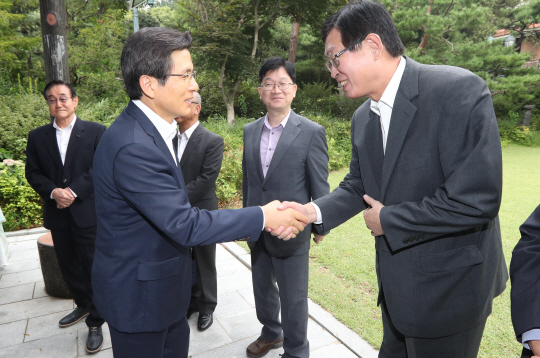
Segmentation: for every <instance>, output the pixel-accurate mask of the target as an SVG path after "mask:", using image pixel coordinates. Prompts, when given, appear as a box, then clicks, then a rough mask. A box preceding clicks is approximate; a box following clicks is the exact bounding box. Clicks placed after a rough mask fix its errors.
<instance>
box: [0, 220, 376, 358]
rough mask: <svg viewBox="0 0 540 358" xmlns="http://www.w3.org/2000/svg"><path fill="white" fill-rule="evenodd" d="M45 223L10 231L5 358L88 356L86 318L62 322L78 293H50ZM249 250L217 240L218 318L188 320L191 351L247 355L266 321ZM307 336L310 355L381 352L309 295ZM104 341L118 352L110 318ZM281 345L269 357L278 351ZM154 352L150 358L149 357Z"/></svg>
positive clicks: (0, 335)
mask: <svg viewBox="0 0 540 358" xmlns="http://www.w3.org/2000/svg"><path fill="white" fill-rule="evenodd" d="M45 232H47V230H45V229H43V228H37V229H30V230H22V231H17V232H10V233H7V236H8V241H9V243H10V244H9V252H8V265H7V266H6V267H4V268H3V269H0V358H19V357H21V358H34V357H40V358H45V357H51V358H72V357H81V356H85V355H86V351H85V349H84V347H85V343H86V336H87V334H88V329H87V327H86V325H85V324H84V322H79V323H77V324H75V325H73V326H71V327H68V328H59V327H58V321H59V320H60V318H62V317H63V316H64V315H66V314H67V313H69V312H71V310H73V308H74V303H73V300H71V299H60V298H54V297H51V296H49V295H47V293H46V292H45V287H44V284H43V277H42V275H41V269H40V264H39V255H38V250H37V243H36V240H37V239H38V237H40V236H41V235H43V233H45ZM249 262H250V258H249V254H248V253H247V252H246V251H245V250H244V249H243V248H242V247H240V246H238V245H237V244H234V243H227V244H222V245H218V247H217V254H216V265H217V272H218V293H219V295H218V305H217V308H216V311H215V312H214V324H213V325H212V326H211V327H210V328H209V329H208V330H206V331H205V332H199V331H197V327H196V324H197V315H196V314H194V315H193V316H192V317H191V319H190V320H189V324H190V326H191V339H190V349H189V355H190V357H192V358H237V357H238V358H244V357H246V355H245V349H246V347H247V345H248V344H249V343H251V342H252V341H253V340H255V339H256V338H257V337H258V335H259V333H260V330H261V325H260V323H259V321H258V320H257V318H256V315H255V308H254V306H255V304H254V300H253V291H252V284H251V272H250V270H249V268H248V266H249ZM309 313H310V317H311V318H310V320H309V324H308V339H309V342H310V348H311V358H349V357H350V358H357V357H361V358H375V357H377V352H376V351H375V350H374V349H373V348H371V347H370V346H369V345H368V344H367V343H366V342H365V341H364V340H362V338H360V337H359V336H358V335H357V334H355V333H354V332H352V331H351V330H350V329H348V328H347V327H346V326H344V325H343V324H341V323H340V322H338V321H337V320H336V319H335V318H334V317H333V316H332V315H331V314H329V313H328V312H326V311H325V310H324V309H322V308H321V307H320V306H318V305H317V304H315V303H313V302H311V301H310V302H309ZM103 331H104V337H105V339H104V340H105V342H104V345H103V348H102V350H101V351H100V352H99V353H97V354H94V355H93V356H94V357H95V358H112V357H113V353H112V349H111V339H110V336H109V330H108V327H107V325H106V324H105V325H104V330H103ZM280 353H283V349H282V348H280V349H276V350H272V351H270V353H268V355H266V357H269V358H277V357H279V354H280ZM149 358H151V357H149Z"/></svg>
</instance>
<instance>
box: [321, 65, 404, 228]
mask: <svg viewBox="0 0 540 358" xmlns="http://www.w3.org/2000/svg"><path fill="white" fill-rule="evenodd" d="M406 62H407V61H406V60H405V58H404V57H403V56H402V57H401V59H400V60H399V65H398V67H397V68H396V72H394V75H393V76H392V78H391V79H390V82H388V85H387V86H386V88H385V89H384V92H383V94H382V96H381V99H379V101H378V102H375V101H374V100H371V104H370V109H371V110H372V111H373V112H375V113H377V114H378V115H379V116H380V118H381V130H382V135H383V150H384V152H385V153H386V140H387V139H388V130H389V129H390V119H391V118H392V110H393V108H394V101H395V99H396V95H397V91H398V89H399V85H400V83H401V78H402V77H403V72H405V64H406ZM311 205H313V207H314V208H315V211H316V212H317V221H315V224H322V214H321V209H320V208H319V207H318V206H317V204H315V203H313V202H312V203H311Z"/></svg>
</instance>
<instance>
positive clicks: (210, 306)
mask: <svg viewBox="0 0 540 358" xmlns="http://www.w3.org/2000/svg"><path fill="white" fill-rule="evenodd" d="M193 260H194V264H195V269H196V270H195V271H196V279H195V284H194V285H193V287H192V290H191V301H190V303H189V306H190V307H191V308H195V309H197V310H198V311H199V314H212V313H214V310H215V309H216V305H217V272H216V244H210V245H205V246H195V247H194V248H193Z"/></svg>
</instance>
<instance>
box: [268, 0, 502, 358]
mask: <svg viewBox="0 0 540 358" xmlns="http://www.w3.org/2000/svg"><path fill="white" fill-rule="evenodd" d="M322 38H323V40H324V41H325V55H326V57H327V59H328V62H327V68H328V70H329V71H330V72H331V76H332V78H334V79H335V80H336V81H337V82H338V83H339V84H340V85H341V87H342V89H343V91H344V92H345V93H346V94H347V97H349V98H360V97H368V98H369V99H368V100H367V101H366V102H365V103H364V104H363V105H362V106H361V107H360V108H359V109H358V110H357V111H356V112H355V114H354V116H353V118H352V123H351V142H352V158H351V163H350V171H349V174H347V175H346V176H345V178H344V179H343V181H342V182H341V184H340V185H339V187H337V188H336V189H335V190H334V191H333V192H332V193H330V194H329V195H326V196H324V197H322V198H320V199H318V200H315V201H314V202H313V203H309V204H306V205H303V208H304V214H306V215H307V216H309V218H310V222H315V223H319V224H320V225H322V226H323V228H324V230H323V231H327V230H330V229H332V228H334V227H336V226H338V225H340V224H342V223H344V222H345V221H347V220H348V219H350V218H351V217H353V216H355V215H356V214H358V213H359V212H361V211H364V219H365V223H366V226H367V228H368V229H370V230H371V233H372V235H373V236H374V240H375V245H374V246H375V250H376V252H377V255H376V258H377V259H376V260H377V262H376V270H377V277H378V284H379V297H378V303H380V305H381V310H382V320H383V329H384V334H383V341H382V344H381V348H380V353H379V357H385V358H386V357H391V358H431V357H439V358H440V357H448V358H456V357H460V358H473V357H476V356H477V353H478V349H479V346H480V341H481V339H482V333H483V331H484V326H485V323H486V320H487V317H488V316H489V314H490V313H491V307H492V302H493V298H494V297H496V296H498V295H499V294H500V293H501V292H502V291H503V290H504V289H505V287H506V281H507V279H508V273H507V269H506V265H505V261H504V256H503V251H502V243H501V233H500V228H499V219H498V212H499V207H500V203H501V192H502V155H501V144H500V137H499V131H498V127H497V120H496V118H495V112H494V110H493V102H492V99H491V93H490V91H489V89H488V88H487V85H486V83H485V81H484V80H482V79H481V78H480V77H478V76H476V75H474V74H473V73H471V72H469V71H466V70H464V69H461V68H456V67H451V66H431V65H422V64H419V63H417V62H415V61H413V60H412V59H410V58H408V57H404V56H403V53H404V50H405V49H404V47H403V44H402V42H401V40H400V38H399V36H398V34H397V31H396V28H395V26H394V23H393V21H392V17H391V16H390V14H389V13H388V11H387V10H386V9H385V8H384V6H382V5H381V4H378V3H375V2H370V1H358V2H356V1H355V2H352V3H350V4H348V5H345V6H344V7H343V8H341V9H340V10H339V11H338V12H337V13H335V14H334V15H332V16H331V17H330V18H329V19H328V20H327V21H326V23H325V24H324V25H323V28H322ZM283 207H295V208H296V209H298V210H300V206H299V205H297V204H292V203H286V204H285V205H283ZM274 234H279V231H275V232H274ZM359 259H361V258H359Z"/></svg>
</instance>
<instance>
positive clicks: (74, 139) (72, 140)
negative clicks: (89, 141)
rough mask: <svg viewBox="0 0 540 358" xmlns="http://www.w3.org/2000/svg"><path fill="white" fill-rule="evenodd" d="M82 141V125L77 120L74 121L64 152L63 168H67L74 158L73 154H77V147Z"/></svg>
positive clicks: (81, 122) (79, 120)
mask: <svg viewBox="0 0 540 358" xmlns="http://www.w3.org/2000/svg"><path fill="white" fill-rule="evenodd" d="M83 139H84V123H83V121H82V120H81V119H80V118H77V120H75V124H74V125H73V130H72V131H71V136H70V137H69V143H68V147H67V152H66V159H65V160H64V167H67V166H68V165H69V163H70V162H71V160H72V159H73V157H74V156H75V153H76V152H77V149H78V148H79V145H80V144H81V143H82V141H83Z"/></svg>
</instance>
